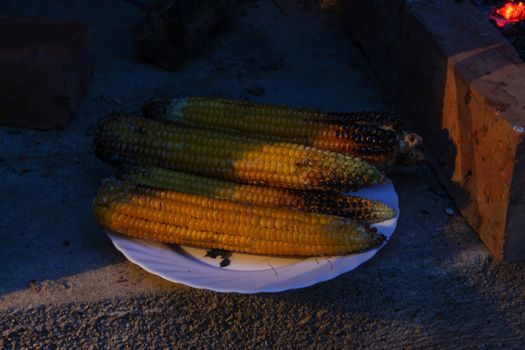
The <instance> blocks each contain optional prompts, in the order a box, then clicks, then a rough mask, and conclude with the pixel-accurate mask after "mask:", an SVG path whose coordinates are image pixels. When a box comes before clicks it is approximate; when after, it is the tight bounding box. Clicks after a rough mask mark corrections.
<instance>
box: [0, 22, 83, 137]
mask: <svg viewBox="0 0 525 350" xmlns="http://www.w3.org/2000/svg"><path fill="white" fill-rule="evenodd" d="M92 46H93V45H92V36H91V33H90V30H89V28H88V26H87V25H85V24H82V23H77V22H71V21H58V20H51V19H45V18H34V17H15V16H0V124H2V125H8V126H18V127H26V128H33V129H41V130H44V129H52V128H64V127H66V125H67V123H68V121H69V120H70V119H71V118H72V117H73V115H74V114H75V111H76V109H77V107H78V106H79V104H80V103H81V101H82V99H83V97H84V95H85V94H86V91H87V88H88V86H89V81H90V77H91V72H92V66H93V47H92Z"/></svg>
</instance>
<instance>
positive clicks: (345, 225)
mask: <svg viewBox="0 0 525 350" xmlns="http://www.w3.org/2000/svg"><path fill="white" fill-rule="evenodd" d="M162 193H163V195H162ZM94 216H95V219H96V221H97V222H98V223H99V224H100V225H101V226H102V227H104V228H106V229H109V230H112V231H115V232H118V233H122V234H126V235H130V236H133V237H138V238H144V239H152V240H157V241H161V242H166V243H176V244H186V245H192V246H196V247H201V248H206V249H225V250H231V251H237V252H246V253H256V254H270V255H297V256H319V255H342V254H348V253H353V252H358V251H362V250H367V249H370V248H373V247H376V246H378V245H379V244H381V243H382V242H383V241H384V236H383V235H381V234H380V233H377V230H375V229H371V228H367V227H364V226H361V225H359V224H357V223H355V222H352V221H350V220H345V219H343V218H339V217H333V216H329V215H321V214H313V213H306V212H299V211H294V210H289V209H277V208H269V207H264V206H247V205H246V204H240V203H237V202H234V201H229V200H224V199H217V198H211V197H204V196H197V195H191V194H185V193H179V192H175V191H159V190H156V191H155V190H148V189H145V188H142V189H140V188H137V187H133V186H129V185H126V184H121V183H118V182H110V183H106V184H104V185H103V186H102V187H101V189H100V191H99V193H98V195H97V197H96V199H95V201H94Z"/></svg>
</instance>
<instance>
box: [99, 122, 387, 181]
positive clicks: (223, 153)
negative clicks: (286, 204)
mask: <svg viewBox="0 0 525 350" xmlns="http://www.w3.org/2000/svg"><path fill="white" fill-rule="evenodd" d="M94 146H95V153H96V154H97V155H98V156H99V157H100V158H102V159H103V160H106V161H109V162H113V163H118V164H121V163H134V164H139V165H152V166H160V167H163V168H170V169H173V170H180V171H185V172H190V173H195V174H200V175H205V176H210V177H217V178H222V179H226V180H231V181H236V182H241V183H248V184H261V185H268V186H274V187H285V188H295V189H317V190H338V191H341V190H352V189H357V188H361V187H366V186H371V185H374V184H376V183H379V182H382V181H384V178H383V176H382V175H381V173H380V172H379V171H378V170H377V169H376V168H375V167H374V166H372V165H370V164H368V163H366V162H364V161H362V160H360V159H359V158H355V157H352V156H346V155H342V154H339V153H334V152H330V151H326V150H319V149H317V148H314V147H306V146H303V145H297V144H292V143H285V142H270V141H268V140H262V139H259V138H256V137H253V136H242V135H234V134H230V133H225V132H220V131H213V130H204V129H196V128H191V127H184V126H179V125H174V124H172V123H163V122H157V121H153V120H149V119H145V118H141V117H135V116H128V115H117V114H112V115H109V116H107V117H106V118H105V119H103V120H102V121H101V122H100V123H99V128H98V132H97V135H96V136H95V140H94Z"/></svg>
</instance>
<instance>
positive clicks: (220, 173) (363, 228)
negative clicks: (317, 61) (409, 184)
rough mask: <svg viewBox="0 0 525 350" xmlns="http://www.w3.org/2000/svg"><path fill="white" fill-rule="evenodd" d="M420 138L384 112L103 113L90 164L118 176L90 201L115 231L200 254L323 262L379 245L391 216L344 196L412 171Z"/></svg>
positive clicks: (179, 106)
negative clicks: (403, 166)
mask: <svg viewBox="0 0 525 350" xmlns="http://www.w3.org/2000/svg"><path fill="white" fill-rule="evenodd" d="M420 141H421V139H420V138H419V137H418V136H417V135H414V134H407V133H405V132H404V131H402V130H401V129H400V123H399V122H398V120H397V119H395V118H393V117H392V116H390V115H388V114H384V113H376V112H354V113H325V112H319V111H315V110H309V109H299V108H289V107H284V106H276V105H263V104H257V103H253V102H245V101H233V100H224V99H213V98H199V97H190V98H177V99H171V100H152V101H149V102H147V103H146V105H145V106H144V116H143V117H139V116H133V115H122V114H110V115H108V116H106V117H105V118H103V119H102V120H101V121H100V122H99V125H98V131H97V134H96V137H95V140H94V147H95V152H96V154H97V156H98V157H100V158H101V159H102V160H104V161H107V162H109V163H112V164H115V165H119V166H121V168H120V169H119V170H118V171H117V176H116V179H113V180H109V181H105V182H104V183H103V184H102V186H101V188H100V190H99V193H98V195H97V197H96V199H95V201H94V216H95V219H96V221H97V222H98V223H99V224H100V225H101V226H102V227H104V228H106V229H109V230H111V231H114V232H118V233H121V234H125V235H129V236H132V237H138V238H143V239H152V240H156V241H160V242H166V243H176V244H184V245H191V246H195V247H201V248H206V249H221V250H230V251H236V252H246V253H256V254H270V255H294V256H320V255H344V254H349V253H354V252H359V251H364V250H368V249H371V248H373V247H377V246H378V245H380V244H381V243H382V242H383V241H384V239H385V237H384V236H383V235H382V234H381V233H380V232H378V231H377V230H376V229H374V228H371V227H370V226H369V224H371V223H375V222H379V221H383V220H387V219H391V218H393V217H394V216H395V211H394V209H392V208H391V207H389V206H388V205H386V204H384V203H381V202H378V201H375V200H370V199H366V198H359V197H353V196H348V195H343V194H341V193H342V192H347V191H353V190H357V189H359V188H363V187H368V186H373V185H375V184H379V183H381V182H383V181H384V177H383V175H382V173H381V172H380V171H379V170H378V168H376V166H379V167H384V166H389V165H393V164H396V163H399V162H407V161H417V160H418V158H419V157H420V151H418V149H417V146H418V144H419V143H420Z"/></svg>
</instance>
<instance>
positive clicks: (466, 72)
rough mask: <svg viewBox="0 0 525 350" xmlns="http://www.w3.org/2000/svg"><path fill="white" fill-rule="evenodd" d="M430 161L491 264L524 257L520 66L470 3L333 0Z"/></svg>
mask: <svg viewBox="0 0 525 350" xmlns="http://www.w3.org/2000/svg"><path fill="white" fill-rule="evenodd" d="M339 10H340V15H341V18H342V20H343V23H344V24H345V26H346V27H347V29H348V32H349V33H350V35H352V37H353V39H354V40H356V41H357V42H358V43H359V44H360V45H361V47H362V48H363V51H364V53H365V55H366V56H367V58H368V60H369V61H370V63H371V65H372V67H373V68H374V69H375V70H376V72H377V73H378V76H379V78H380V80H381V81H382V83H383V84H384V85H385V87H386V88H387V89H388V90H389V91H391V92H392V95H393V97H394V99H395V100H396V101H397V103H398V105H399V107H400V110H401V111H402V113H403V115H404V117H405V119H406V120H407V121H408V123H409V124H410V125H412V126H413V127H415V128H416V129H417V130H418V132H420V133H421V134H422V136H423V137H424V139H425V144H426V150H427V153H428V158H429V162H430V164H431V165H432V166H433V168H434V169H435V170H436V173H437V174H438V176H439V178H440V180H441V182H442V183H443V184H444V186H445V187H446V189H447V191H448V192H449V194H450V195H451V197H452V198H453V199H454V201H455V202H456V204H457V206H458V208H459V209H460V210H461V212H462V214H463V215H464V216H465V218H466V219H467V220H468V222H469V223H470V225H471V226H472V227H473V228H474V229H475V230H476V232H477V233H478V234H479V236H480V238H481V240H482V241H483V242H484V243H485V245H486V246H487V247H488V248H489V250H490V251H491V252H492V254H493V255H494V256H495V257H497V258H498V259H503V260H505V261H524V260H525V229H524V227H525V215H524V213H525V133H524V131H523V130H524V128H525V64H524V63H523V62H522V61H521V59H520V58H519V56H518V54H517V52H516V51H515V50H514V48H513V47H512V46H510V44H509V43H508V42H507V41H506V39H505V38H504V37H503V36H501V35H500V34H499V33H498V31H497V30H496V29H494V28H493V27H492V25H491V24H490V23H489V22H488V20H487V18H485V17H484V16H483V15H482V14H481V12H480V11H478V10H477V9H476V8H475V7H473V6H472V5H471V4H470V3H469V2H468V1H466V2H463V3H458V2H452V1H439V2H437V1H410V2H408V1H402V0H378V1H368V0H340V2H339Z"/></svg>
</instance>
